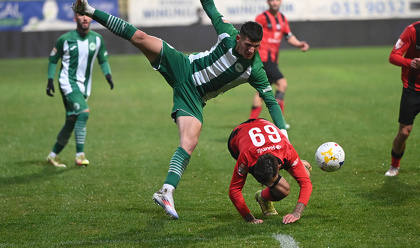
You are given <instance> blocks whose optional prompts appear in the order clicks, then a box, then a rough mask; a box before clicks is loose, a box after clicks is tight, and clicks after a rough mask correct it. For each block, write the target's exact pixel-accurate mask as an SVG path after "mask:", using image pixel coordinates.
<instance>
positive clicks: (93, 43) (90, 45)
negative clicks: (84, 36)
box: [89, 42, 96, 51]
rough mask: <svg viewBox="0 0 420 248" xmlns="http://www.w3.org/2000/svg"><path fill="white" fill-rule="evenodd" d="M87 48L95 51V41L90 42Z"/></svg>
mask: <svg viewBox="0 0 420 248" xmlns="http://www.w3.org/2000/svg"><path fill="white" fill-rule="evenodd" d="M89 50H91V51H95V50H96V43H95V42H91V43H90V44H89Z"/></svg>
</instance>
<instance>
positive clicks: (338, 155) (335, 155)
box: [315, 142, 345, 172]
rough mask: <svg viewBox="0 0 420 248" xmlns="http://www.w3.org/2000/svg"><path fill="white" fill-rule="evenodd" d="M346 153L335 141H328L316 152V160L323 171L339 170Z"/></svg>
mask: <svg viewBox="0 0 420 248" xmlns="http://www.w3.org/2000/svg"><path fill="white" fill-rule="evenodd" d="M344 159H345V154H344V150H343V148H341V146H340V145H339V144H337V143H335V142H326V143H324V144H322V145H320V146H319V147H318V149H317V150H316V152H315V161H316V163H317V164H318V166H319V168H321V170H323V171H327V172H333V171H337V170H339V169H340V168H341V166H343V164H344Z"/></svg>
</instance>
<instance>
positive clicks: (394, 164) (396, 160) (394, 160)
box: [391, 150, 404, 168]
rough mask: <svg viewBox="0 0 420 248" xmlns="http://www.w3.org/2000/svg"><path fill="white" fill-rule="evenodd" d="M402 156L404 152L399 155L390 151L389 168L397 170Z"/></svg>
mask: <svg viewBox="0 0 420 248" xmlns="http://www.w3.org/2000/svg"><path fill="white" fill-rule="evenodd" d="M403 155H404V151H403V152H402V153H401V154H396V153H395V152H394V150H391V166H392V167H395V168H399V167H400V161H401V158H402V156H403Z"/></svg>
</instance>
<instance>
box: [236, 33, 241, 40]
mask: <svg viewBox="0 0 420 248" xmlns="http://www.w3.org/2000/svg"><path fill="white" fill-rule="evenodd" d="M240 39H241V35H239V34H238V35H236V42H239V40H240Z"/></svg>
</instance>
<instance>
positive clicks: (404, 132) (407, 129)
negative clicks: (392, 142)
mask: <svg viewBox="0 0 420 248" xmlns="http://www.w3.org/2000/svg"><path fill="white" fill-rule="evenodd" d="M411 130H412V126H405V127H403V128H401V129H400V131H399V133H398V134H399V135H400V136H401V137H403V138H405V139H406V138H408V136H410V133H411Z"/></svg>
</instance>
